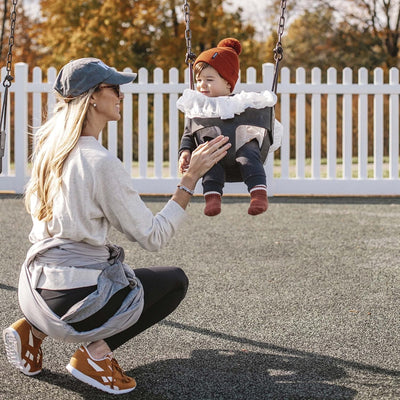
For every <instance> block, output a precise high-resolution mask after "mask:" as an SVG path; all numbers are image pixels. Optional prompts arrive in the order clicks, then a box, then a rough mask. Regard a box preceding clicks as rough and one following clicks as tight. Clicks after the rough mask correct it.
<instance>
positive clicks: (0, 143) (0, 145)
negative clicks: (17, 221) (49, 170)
mask: <svg viewBox="0 0 400 400" xmlns="http://www.w3.org/2000/svg"><path fill="white" fill-rule="evenodd" d="M17 3H18V0H13V8H12V11H11V14H10V21H11V24H10V38H9V40H8V54H7V65H6V71H7V74H6V76H5V78H4V81H3V86H4V88H5V89H4V94H3V104H2V107H1V116H0V173H1V172H2V170H3V168H2V162H1V160H2V158H3V156H4V150H5V145H6V119H7V104H8V88H9V87H10V86H11V81H13V80H14V77H13V76H12V75H11V69H12V48H13V46H14V32H15V21H16V19H17Z"/></svg>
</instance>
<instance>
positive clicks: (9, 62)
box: [3, 0, 18, 87]
mask: <svg viewBox="0 0 400 400" xmlns="http://www.w3.org/2000/svg"><path fill="white" fill-rule="evenodd" d="M17 3H18V0H13V9H12V11H11V15H10V21H11V26H10V38H9V40H8V54H7V66H6V70H7V75H6V77H5V78H4V81H3V86H4V87H7V86H8V87H9V86H11V81H12V80H14V77H13V76H12V75H11V66H12V48H13V46H14V31H15V21H16V19H17V11H16V9H17Z"/></svg>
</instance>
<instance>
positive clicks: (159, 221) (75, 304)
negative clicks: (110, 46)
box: [3, 58, 230, 394]
mask: <svg viewBox="0 0 400 400" xmlns="http://www.w3.org/2000/svg"><path fill="white" fill-rule="evenodd" d="M135 77H136V74H134V73H128V72H118V71H116V70H115V69H113V68H110V67H109V66H107V65H105V64H104V63H103V62H102V61H101V60H99V59H95V58H83V59H78V60H74V61H71V62H70V63H68V64H67V65H65V66H64V67H63V68H62V69H61V71H60V73H59V74H58V76H57V79H56V82H55V84H54V89H55V91H56V92H57V94H58V97H59V98H58V102H57V105H56V107H55V111H54V114H53V116H52V117H51V118H50V119H49V121H48V122H46V123H45V124H44V125H43V126H42V127H41V128H40V130H39V131H38V141H37V147H36V149H35V154H34V163H33V170H32V177H31V180H30V182H29V184H28V186H27V190H26V207H27V210H28V212H29V213H30V214H31V216H32V222H33V227H32V230H31V232H30V235H29V239H30V241H31V242H32V247H31V248H30V250H29V251H28V254H27V257H26V259H25V262H24V264H23V266H22V269H21V275H20V282H19V288H18V296H19V303H20V307H21V310H22V313H23V314H24V318H22V319H20V320H18V321H17V322H15V323H13V324H12V325H11V326H10V327H8V328H6V329H5V330H4V331H3V338H4V343H5V348H6V353H7V358H8V360H9V361H10V363H11V364H12V365H13V366H15V367H16V368H18V369H19V370H20V371H21V372H23V373H24V374H26V375H36V374H38V373H40V371H41V369H42V359H43V355H42V349H41V343H42V340H43V339H44V338H45V337H46V336H50V337H53V338H55V339H59V340H62V341H66V342H75V343H82V342H89V344H88V345H81V346H80V347H79V348H78V350H77V351H76V352H75V354H74V355H73V356H72V358H71V360H70V362H69V364H68V365H67V369H68V371H69V372H70V373H71V374H72V375H73V376H75V377H76V378H77V379H79V380H81V381H83V382H85V383H87V384H89V385H92V386H94V387H96V388H98V389H100V390H103V391H106V392H108V393H113V394H122V393H127V392H130V391H131V390H133V389H134V388H135V386H136V382H135V380H134V379H133V378H132V377H129V376H127V375H126V374H125V373H124V372H123V370H122V369H121V368H120V367H119V365H118V363H117V361H116V360H115V358H114V357H113V354H112V352H113V351H114V350H115V349H116V348H118V347H120V346H121V345H122V344H124V343H125V342H127V341H128V340H129V339H131V338H133V337H135V336H136V335H138V334H139V333H141V332H143V331H144V330H145V329H147V328H149V327H150V326H152V325H154V324H156V323H157V322H159V321H160V320H162V319H163V318H165V317H166V316H167V315H168V314H170V313H171V312H172V311H173V310H174V309H175V308H176V307H177V306H178V305H179V303H180V302H181V301H182V299H183V298H184V296H185V294H186V291H187V287H188V280H187V277H186V275H185V273H184V272H183V270H182V269H180V268H175V267H151V268H141V269H135V270H133V269H131V268H130V267H129V266H127V265H126V264H124V263H123V260H124V253H123V249H122V248H120V247H118V246H115V245H112V244H111V243H109V241H108V232H109V230H110V228H111V227H114V228H116V229H117V230H119V231H120V232H123V233H124V234H125V235H126V237H127V238H128V239H130V240H131V241H134V242H138V244H139V245H140V246H142V247H143V248H145V249H147V250H149V251H156V250H158V249H160V248H161V247H162V246H164V245H165V244H166V243H168V241H169V240H170V239H171V237H172V236H173V235H174V233H175V231H176V230H177V228H178V227H179V225H180V223H181V221H182V219H183V218H184V216H185V208H186V206H187V205H188V203H189V201H190V198H191V196H192V194H193V189H194V187H195V185H196V183H197V181H198V180H199V179H200V178H201V177H202V176H203V175H204V173H205V172H207V171H208V170H209V169H210V168H211V167H212V166H213V165H215V164H216V163H217V162H218V161H219V160H220V159H221V158H223V157H224V156H225V155H226V152H227V149H228V148H229V147H230V144H229V143H227V140H228V138H224V137H218V138H217V139H215V140H213V141H211V142H208V143H206V144H204V145H202V146H199V147H198V149H196V150H195V151H194V152H193V154H192V157H191V162H190V166H189V168H188V170H187V172H185V174H184V175H183V176H182V179H181V182H180V184H179V185H178V188H177V189H176V191H175V193H174V194H173V195H172V198H171V199H170V200H169V201H168V202H167V204H166V205H165V207H164V208H163V209H162V210H161V211H160V212H159V213H158V214H156V215H153V214H152V212H151V211H150V210H149V209H148V208H147V207H146V205H145V204H144V203H143V201H142V200H141V198H140V196H139V194H138V193H137V192H136V191H135V189H134V187H133V186H132V180H131V178H130V176H129V174H128V173H127V172H126V171H125V169H124V167H123V165H122V163H121V162H120V161H119V160H118V159H117V158H116V157H115V156H113V155H112V154H111V153H109V152H108V151H107V150H106V149H105V148H104V147H102V145H101V144H100V143H99V141H98V137H99V134H100V132H101V130H102V129H103V128H104V127H105V125H106V124H107V122H108V121H117V120H119V119H120V117H121V115H120V103H121V100H122V99H123V94H122V93H121V91H120V86H119V85H122V84H126V83H129V82H132V81H133V80H134V79H135Z"/></svg>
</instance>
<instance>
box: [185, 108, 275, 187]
mask: <svg viewBox="0 0 400 400" xmlns="http://www.w3.org/2000/svg"><path fill="white" fill-rule="evenodd" d="M274 122H275V110H274V107H264V108H251V107H248V108H246V109H245V110H244V111H243V112H242V113H241V114H236V115H235V116H234V117H233V118H230V119H221V118H218V117H212V118H203V117H195V118H192V119H191V131H192V133H193V135H194V138H195V141H196V144H197V145H199V144H201V143H204V142H206V141H208V140H211V139H214V138H215V137H217V136H218V135H220V134H223V135H224V136H228V137H229V141H230V143H231V144H232V146H231V147H230V149H229V150H228V153H227V155H226V157H224V158H223V159H222V160H221V161H220V162H221V163H222V165H223V167H224V170H225V180H226V182H242V181H243V179H242V177H241V174H240V170H239V164H238V163H237V162H236V150H237V149H236V139H237V135H236V133H237V128H238V127H240V126H256V127H261V128H264V138H263V140H262V143H261V147H260V151H261V161H262V162H263V163H265V160H266V159H267V155H268V152H269V148H270V146H271V145H272V143H273V137H274V132H273V129H274Z"/></svg>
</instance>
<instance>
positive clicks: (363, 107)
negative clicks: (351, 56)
mask: <svg viewBox="0 0 400 400" xmlns="http://www.w3.org/2000/svg"><path fill="white" fill-rule="evenodd" d="M358 84H359V85H367V84H368V71H367V69H366V68H360V70H359V71H358ZM367 115H368V95H367V94H364V93H360V95H359V97H358V178H359V179H366V178H367V177H368V170H367V166H368V118H366V116H367Z"/></svg>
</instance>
